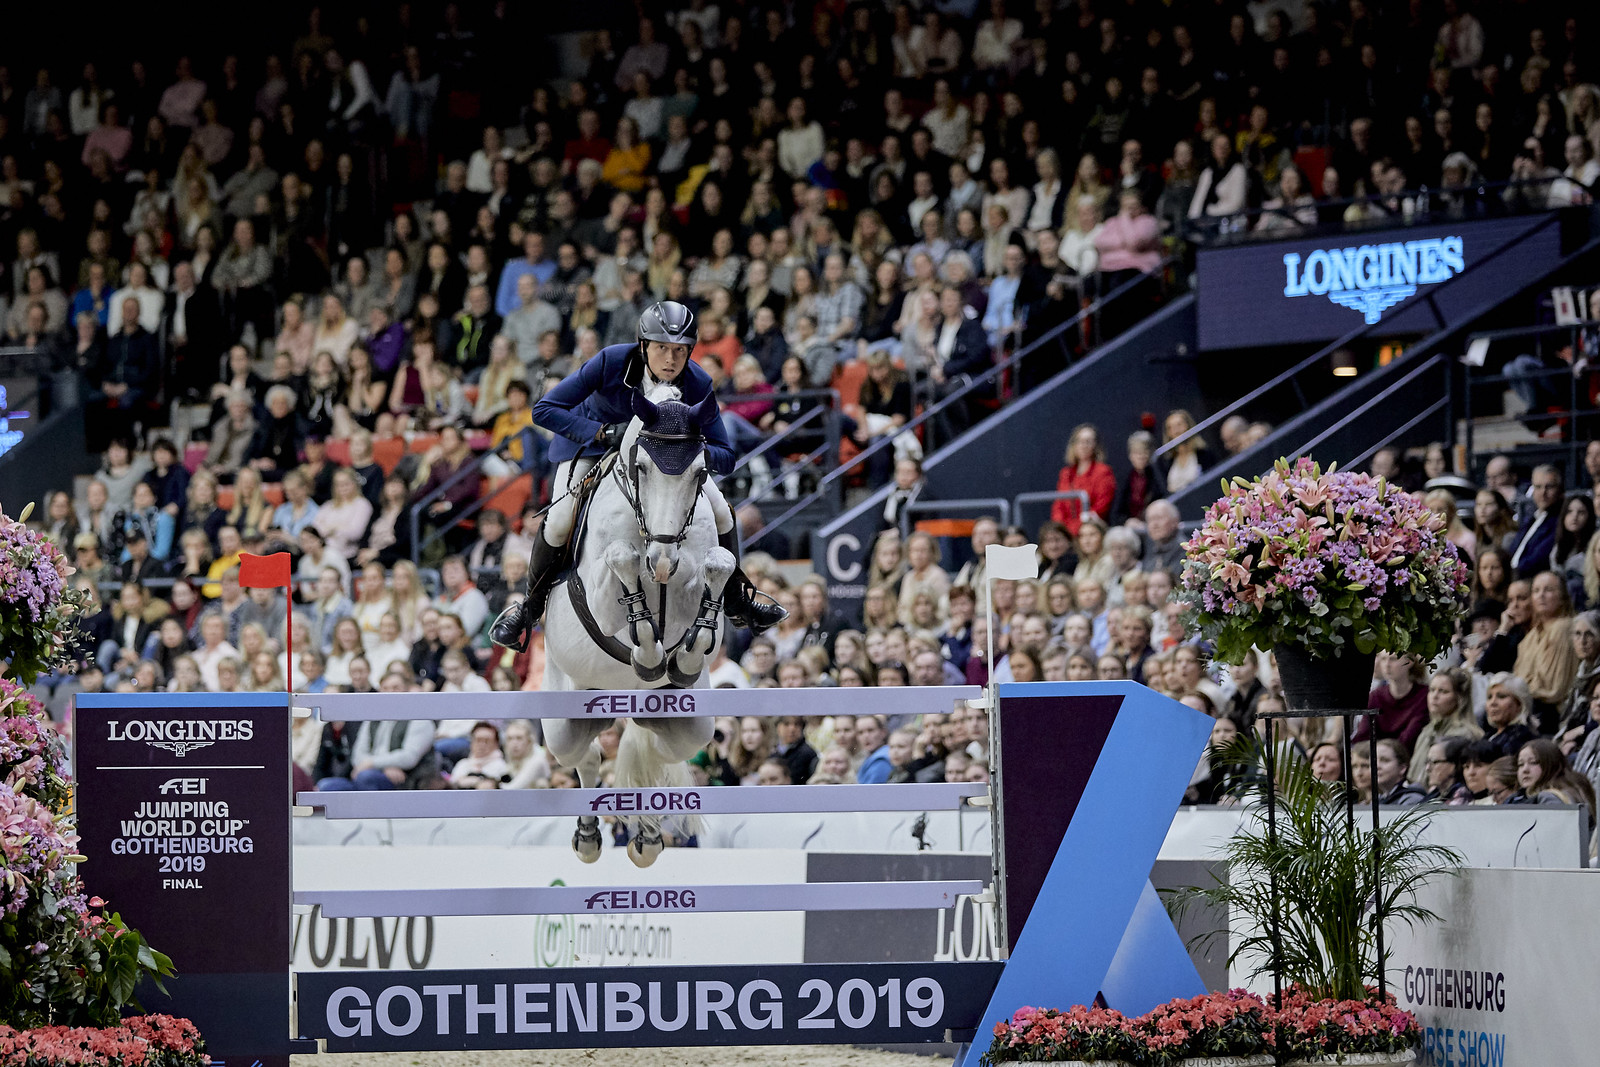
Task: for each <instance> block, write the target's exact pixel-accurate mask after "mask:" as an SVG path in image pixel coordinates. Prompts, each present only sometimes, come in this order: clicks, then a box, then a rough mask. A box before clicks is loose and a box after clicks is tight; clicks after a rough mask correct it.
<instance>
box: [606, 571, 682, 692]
mask: <svg viewBox="0 0 1600 1067" xmlns="http://www.w3.org/2000/svg"><path fill="white" fill-rule="evenodd" d="M643 564H644V560H643V558H642V557H641V556H640V555H639V551H638V550H637V549H635V548H634V547H633V546H632V545H629V544H625V543H623V542H621V541H616V542H613V543H612V544H611V546H610V547H609V548H607V549H606V567H607V568H608V569H609V570H610V571H611V573H612V574H613V575H615V576H616V579H617V582H618V584H620V585H621V586H622V593H623V595H622V597H621V598H619V599H620V603H621V604H622V606H623V607H624V608H626V609H627V612H628V624H627V625H628V636H629V638H630V639H631V640H632V641H633V671H634V673H635V674H637V675H638V676H639V677H640V679H641V680H643V681H646V682H653V681H656V680H657V679H659V678H660V677H661V676H662V675H663V674H665V673H666V669H667V665H666V658H667V655H666V650H665V649H663V648H662V647H661V630H660V627H659V625H658V624H657V623H656V618H655V615H654V614H653V613H652V612H651V610H650V605H649V604H648V603H647V602H646V596H645V591H644V578H643V576H642V567H643Z"/></svg>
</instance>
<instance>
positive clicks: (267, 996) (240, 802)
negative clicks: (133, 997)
mask: <svg viewBox="0 0 1600 1067" xmlns="http://www.w3.org/2000/svg"><path fill="white" fill-rule="evenodd" d="M75 727H76V729H75V730H74V743H75V752H74V756H73V768H74V770H75V772H76V776H77V793H76V803H77V809H78V834H79V837H80V839H81V843H82V850H83V854H84V855H86V856H88V857H89V858H88V860H87V861H86V862H85V863H84V864H83V868H82V870H83V884H84V888H85V889H86V890H87V891H88V892H89V893H91V894H97V895H99V896H102V897H104V898H105V899H106V900H107V901H108V902H109V903H110V905H111V907H112V909H113V910H115V911H117V912H120V913H121V914H122V917H123V919H125V920H126V921H127V923H128V925H129V926H132V927H134V928H135V929H137V930H138V931H139V932H140V933H142V934H143V935H144V936H145V938H146V939H148V940H149V942H150V944H151V945H153V946H154V947H155V948H156V949H158V950H159V951H161V952H164V953H166V954H167V955H168V956H170V957H172V963H173V966H174V967H175V968H176V969H177V972H178V976H177V978H175V979H169V980H168V981H167V983H166V984H167V989H168V991H169V993H170V996H164V995H162V994H161V993H160V992H159V991H157V990H156V989H154V988H153V987H148V986H146V987H141V989H140V991H139V999H140V1002H141V1003H142V1005H143V1007H144V1009H145V1010H146V1011H151V1012H163V1013H167V1014H172V1015H181V1016H185V1017H187V1018H190V1019H192V1020H194V1023H195V1025H197V1026H198V1027H200V1032H201V1033H202V1034H204V1035H205V1038H206V1044H207V1046H208V1050H209V1051H210V1052H212V1053H213V1054H214V1056H215V1058H214V1059H213V1061H212V1062H213V1063H216V1062H218V1061H219V1060H222V1061H242V1063H243V1065H244V1067H249V1065H251V1064H252V1063H254V1062H255V1061H256V1060H258V1059H259V1060H262V1061H263V1064H264V1067H265V1064H266V1063H267V1062H268V1061H269V1060H270V1058H271V1057H272V1056H274V1055H279V1054H282V1053H286V1052H288V1051H289V1049H290V1046H289V1040H288V1039H289V1028H288V1026H287V1025H286V1023H285V1020H286V1019H287V1018H288V1013H289V980H288V975H287V973H286V972H287V962H288V953H289V910H290V909H289V895H290V891H291V886H290V875H289V859H290V854H289V819H290V812H289V804H290V781H289V763H288V753H289V710H288V696H287V694H284V693H239V694H229V693H171V694H166V693H157V694H99V693H96V694H87V693H86V694H82V695H80V696H79V697H78V701H77V722H76V724H75Z"/></svg>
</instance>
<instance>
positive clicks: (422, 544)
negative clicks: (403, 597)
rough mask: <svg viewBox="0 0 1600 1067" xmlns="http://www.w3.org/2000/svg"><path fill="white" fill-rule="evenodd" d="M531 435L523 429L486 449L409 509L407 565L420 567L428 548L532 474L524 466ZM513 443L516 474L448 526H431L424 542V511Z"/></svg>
mask: <svg viewBox="0 0 1600 1067" xmlns="http://www.w3.org/2000/svg"><path fill="white" fill-rule="evenodd" d="M533 433H534V431H533V430H531V429H525V430H523V431H522V432H521V433H519V434H517V435H516V436H514V437H507V438H506V439H505V440H504V441H502V442H500V444H499V445H498V446H497V447H495V448H491V449H488V450H487V451H485V452H484V453H483V454H481V455H478V456H474V457H473V459H472V462H470V463H466V464H464V465H463V466H462V468H461V469H460V470H458V471H456V472H455V473H454V474H452V475H451V476H450V477H448V478H446V479H445V480H444V481H443V482H442V483H440V484H439V486H438V487H437V488H436V489H434V490H433V491H432V492H430V493H428V494H427V495H426V496H424V497H423V498H422V499H421V500H418V501H417V502H415V503H414V504H412V505H411V507H410V509H409V511H408V514H407V521H409V522H410V523H411V561H412V562H413V563H421V562H422V555H423V551H424V550H425V549H427V548H431V547H432V546H433V545H434V544H435V543H437V542H439V541H441V540H443V539H444V537H445V535H446V534H448V533H449V532H450V531H451V530H454V529H455V528H456V527H458V526H460V525H461V524H462V523H464V522H467V521H469V520H470V519H471V518H472V517H473V516H474V515H476V514H478V512H480V511H482V510H483V509H484V508H486V507H488V506H489V503H490V501H492V500H494V499H495V498H496V497H498V496H500V494H502V493H504V492H505V491H506V490H508V489H510V488H511V486H512V485H514V484H515V483H516V481H517V479H518V478H521V477H522V476H523V475H524V474H527V473H528V472H529V471H530V470H532V468H531V467H528V466H526V464H527V461H528V458H529V456H530V454H531V452H532V449H533V444H534V442H533V441H532V440H531V438H532V436H533ZM517 442H521V443H522V462H523V465H522V466H519V468H518V470H517V473H516V474H514V475H512V476H511V477H510V478H507V479H506V480H505V482H503V483H502V484H500V485H497V486H495V487H494V488H493V489H492V490H490V491H489V492H488V493H486V494H484V495H482V496H478V497H476V498H475V499H474V500H473V501H472V502H471V503H470V504H468V505H467V506H466V507H464V508H462V509H461V510H460V511H459V512H457V513H456V514H454V515H452V516H451V517H450V520H449V521H448V522H445V523H443V524H441V525H436V526H433V527H432V528H431V529H429V531H428V536H427V537H426V539H424V538H423V536H422V524H423V521H424V519H426V518H427V510H428V507H429V506H430V505H432V504H433V503H434V502H435V501H437V500H441V499H443V498H444V495H445V494H446V493H447V492H449V491H450V490H451V489H453V488H455V487H456V486H457V485H460V484H461V483H462V482H463V481H465V480H466V479H468V478H481V477H483V465H484V464H485V463H487V462H488V461H489V457H490V456H500V457H502V458H505V454H506V453H507V452H508V451H509V450H510V448H511V446H512V445H513V444H516V443H517ZM534 491H535V492H537V491H538V486H537V485H535V486H534ZM507 518H508V519H509V518H511V516H507Z"/></svg>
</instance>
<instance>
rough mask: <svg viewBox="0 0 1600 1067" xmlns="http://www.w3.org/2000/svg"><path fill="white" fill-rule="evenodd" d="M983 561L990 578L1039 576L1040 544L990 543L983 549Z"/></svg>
mask: <svg viewBox="0 0 1600 1067" xmlns="http://www.w3.org/2000/svg"><path fill="white" fill-rule="evenodd" d="M983 562H984V564H985V565H986V566H987V569H988V577H990V578H1037V577H1039V546H1038V545H1018V546H1016V547H1015V548H1007V547H1006V546H1005V545H990V546H989V547H987V548H985V549H984V550H983Z"/></svg>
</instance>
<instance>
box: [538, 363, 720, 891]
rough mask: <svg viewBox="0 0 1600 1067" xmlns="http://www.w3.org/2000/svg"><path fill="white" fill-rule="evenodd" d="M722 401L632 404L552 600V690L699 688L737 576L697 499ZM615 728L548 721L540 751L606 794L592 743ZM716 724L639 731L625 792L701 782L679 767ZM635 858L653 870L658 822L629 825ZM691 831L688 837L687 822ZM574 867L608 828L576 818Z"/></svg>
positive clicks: (548, 678)
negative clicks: (706, 430)
mask: <svg viewBox="0 0 1600 1067" xmlns="http://www.w3.org/2000/svg"><path fill="white" fill-rule="evenodd" d="M719 417H720V415H719V413H718V411H717V405H716V401H715V399H708V400H707V402H706V403H704V404H702V405H700V406H699V407H690V406H689V405H687V404H684V403H683V402H682V401H681V400H679V399H678V391H677V390H676V389H674V388H672V387H671V386H657V387H655V389H653V390H652V393H651V395H649V396H645V395H644V394H642V393H639V394H636V395H635V398H634V419H633V421H632V423H631V424H630V425H629V426H628V430H627V433H626V434H624V435H623V438H622V443H621V446H620V448H619V450H618V452H617V453H616V454H615V455H614V456H613V457H612V458H611V459H610V460H608V461H607V466H605V467H603V468H602V473H601V476H600V479H599V482H598V484H597V485H596V486H595V489H594V492H593V494H592V495H591V497H590V500H589V503H588V511H587V514H586V518H585V520H584V522H583V524H582V530H581V532H580V534H579V543H578V546H577V551H576V554H575V559H576V562H575V563H574V565H573V567H572V569H571V570H570V571H568V573H567V574H566V575H564V576H563V577H562V578H561V579H560V581H559V582H558V583H557V585H556V587H555V588H554V589H553V590H552V592H551V596H550V602H549V606H548V608H547V609H546V616H545V673H544V683H543V688H545V689H547V690H575V689H613V690H615V689H637V688H640V687H644V688H653V689H692V688H704V687H705V686H706V663H707V662H708V661H709V660H710V659H711V658H712V657H713V654H714V653H715V651H716V649H717V646H718V644H719V643H720V642H721V640H722V623H721V612H722V592H723V587H724V586H725V585H726V584H727V581H728V578H729V577H730V576H731V575H732V574H733V571H734V568H735V566H736V565H737V563H736V561H735V559H734V558H733V554H732V553H731V552H729V551H728V550H727V549H725V548H721V547H719V546H718V544H717V529H716V524H715V522H714V521H713V519H712V516H711V511H710V508H709V507H707V506H706V505H705V500H704V498H703V497H702V495H701V492H700V489H701V486H702V485H703V484H704V482H705V479H706V460H705V455H704V447H703V437H702V430H701V428H702V426H703V425H704V424H705V422H706V420H708V419H715V418H719ZM609 725H610V720H607V719H596V720H588V719H546V720H544V734H545V743H546V745H547V747H548V748H549V750H550V752H551V754H552V755H553V756H554V757H555V758H556V759H557V760H559V761H560V762H561V763H562V764H563V765H564V766H569V767H574V768H575V769H576V770H577V773H578V779H579V783H580V784H581V785H582V786H583V787H585V788H590V787H593V786H596V785H598V784H599V772H600V748H599V745H598V743H597V738H598V737H599V736H600V734H601V733H602V732H603V731H604V730H605V728H606V727H607V726H609ZM711 731H712V720H711V719H709V718H686V719H650V720H643V719H641V720H634V721H632V722H631V723H630V727H629V729H627V730H625V731H624V732H623V735H622V740H621V742H620V744H619V747H618V752H617V762H616V782H615V783H614V784H615V785H617V786H619V787H653V786H686V785H691V784H693V783H692V781H691V779H690V777H689V770H688V767H687V766H686V765H685V763H684V761H685V760H687V759H688V758H689V757H691V756H693V755H694V754H695V753H696V752H699V751H700V750H701V749H702V748H704V747H705V745H706V744H707V743H708V742H709V741H710V740H711ZM628 828H629V831H630V838H629V844H628V856H629V858H630V859H632V860H633V862H634V863H636V864H637V865H639V866H640V867H648V866H649V865H650V864H652V863H654V862H655V859H656V857H657V856H658V855H660V853H661V848H662V838H661V819H660V817H659V816H652V815H642V816H638V817H636V818H633V819H630V820H629V826H628ZM684 830H685V831H686V832H691V833H692V832H693V831H694V826H693V825H692V822H689V821H687V820H686V824H685V826H684ZM572 847H573V850H574V851H575V852H576V853H577V854H578V856H579V858H581V859H583V860H584V861H585V862H587V863H593V862H594V861H595V860H597V859H598V858H599V857H600V847H601V840H600V821H599V818H598V817H597V816H593V815H587V816H580V817H579V819H578V828H577V831H576V832H575V833H574V834H573V837H572Z"/></svg>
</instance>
